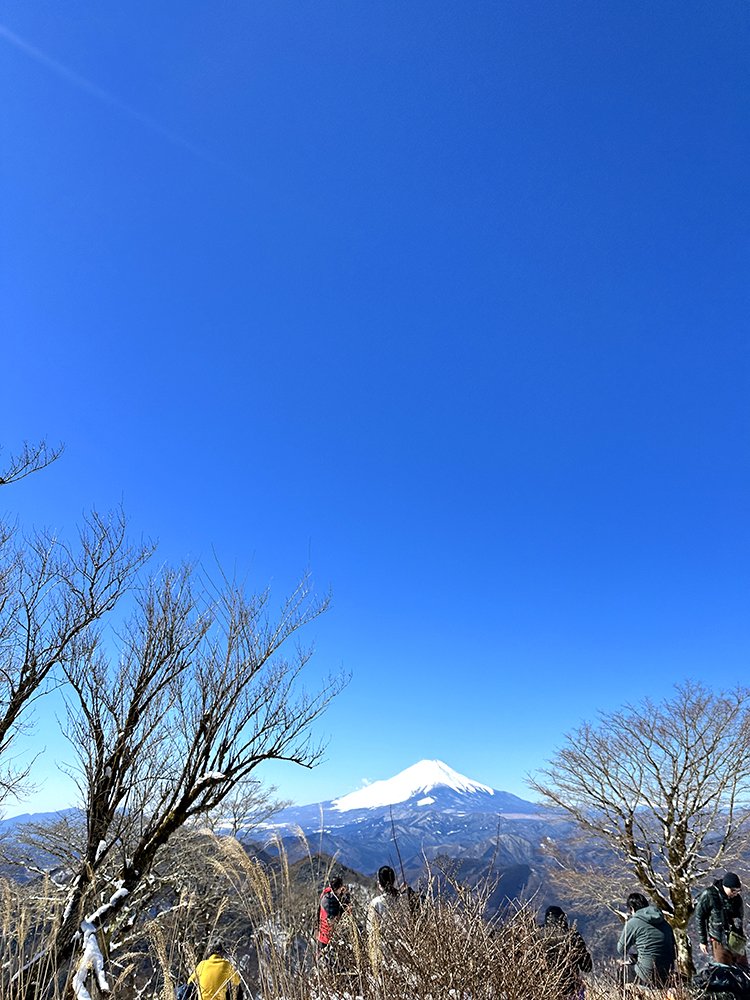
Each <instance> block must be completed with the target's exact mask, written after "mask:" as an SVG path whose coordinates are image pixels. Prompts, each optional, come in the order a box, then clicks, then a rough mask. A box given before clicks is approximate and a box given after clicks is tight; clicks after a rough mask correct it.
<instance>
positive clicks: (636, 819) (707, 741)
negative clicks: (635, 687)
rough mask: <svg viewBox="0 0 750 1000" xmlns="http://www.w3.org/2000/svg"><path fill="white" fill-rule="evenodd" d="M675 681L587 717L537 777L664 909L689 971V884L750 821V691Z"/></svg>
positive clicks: (721, 858)
mask: <svg viewBox="0 0 750 1000" xmlns="http://www.w3.org/2000/svg"><path fill="white" fill-rule="evenodd" d="M675 691H676V693H675V696H674V697H673V698H672V699H670V700H667V701H665V702H664V703H662V704H658V705H657V704H654V703H653V702H652V701H650V700H648V699H646V700H644V701H643V702H641V703H640V704H638V705H635V706H634V705H626V706H625V707H624V708H623V709H621V710H619V711H616V712H612V713H609V714H603V715H602V716H601V718H600V721H599V723H598V725H595V726H594V725H590V724H588V723H585V724H584V725H582V726H581V727H580V728H579V729H577V730H576V731H575V732H573V733H571V734H569V735H568V736H567V737H566V742H565V745H564V746H563V748H562V749H561V750H559V751H558V753H557V754H556V756H555V757H554V758H553V759H552V760H551V762H550V764H549V767H548V768H546V769H543V770H542V771H541V772H540V777H539V778H537V779H535V780H531V781H530V784H531V787H532V788H534V789H535V790H536V791H537V792H538V793H540V794H541V795H543V796H544V797H545V798H546V799H547V801H549V802H550V803H552V804H553V805H555V806H557V807H558V808H560V809H562V810H563V812H564V813H566V814H567V815H568V816H569V817H571V818H572V819H573V820H575V822H576V823H577V824H578V826H579V827H580V828H581V830H583V831H584V832H585V833H587V834H588V835H589V836H590V837H591V838H593V840H594V842H597V841H598V843H599V845H600V847H601V849H602V850H603V852H604V853H605V854H609V855H610V857H611V856H612V855H614V856H615V857H617V858H619V860H620V862H621V863H622V864H623V865H624V866H625V867H626V869H627V870H628V871H629V872H630V874H631V877H632V878H633V879H634V880H635V881H636V882H637V883H638V884H639V885H640V886H641V887H642V888H643V889H644V890H645V891H646V893H647V894H648V895H649V896H650V897H651V899H652V900H653V901H654V902H655V903H656V904H657V906H659V907H660V908H661V909H662V910H663V911H664V913H665V915H666V917H667V919H668V920H669V921H670V923H671V924H672V926H673V928H674V931H675V937H676V940H677V950H678V962H679V966H680V970H681V972H682V973H683V974H684V975H691V974H692V971H693V961H692V950H691V944H690V938H689V936H688V922H689V920H690V917H691V916H692V914H693V910H694V902H693V896H692V889H693V887H694V886H695V885H696V883H697V882H699V881H700V880H702V879H705V878H706V876H707V875H708V874H710V873H711V872H713V871H715V870H716V869H717V868H719V867H722V866H726V865H727V864H731V863H733V862H734V861H735V860H736V859H737V858H738V856H739V855H740V853H741V851H742V849H743V848H744V847H745V845H746V842H747V836H748V832H749V830H750V808H748V802H749V801H750V799H749V798H748V793H750V691H748V690H747V689H746V688H741V687H738V688H736V689H735V690H733V691H729V692H722V693H719V694H715V693H713V692H710V691H708V690H707V689H706V688H704V687H703V686H701V685H700V684H695V683H685V684H682V685H678V686H677V687H676V689H675Z"/></svg>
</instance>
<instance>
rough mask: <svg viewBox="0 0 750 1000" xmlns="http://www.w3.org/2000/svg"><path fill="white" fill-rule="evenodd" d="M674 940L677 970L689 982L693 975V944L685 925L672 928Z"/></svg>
mask: <svg viewBox="0 0 750 1000" xmlns="http://www.w3.org/2000/svg"><path fill="white" fill-rule="evenodd" d="M674 942H675V946H676V948H677V970H678V972H679V974H680V976H681V977H682V979H683V980H686V981H687V982H689V981H690V980H691V979H692V978H693V976H694V975H695V964H694V963H693V946H692V944H691V942H690V935H689V934H688V932H687V928H685V927H675V928H674Z"/></svg>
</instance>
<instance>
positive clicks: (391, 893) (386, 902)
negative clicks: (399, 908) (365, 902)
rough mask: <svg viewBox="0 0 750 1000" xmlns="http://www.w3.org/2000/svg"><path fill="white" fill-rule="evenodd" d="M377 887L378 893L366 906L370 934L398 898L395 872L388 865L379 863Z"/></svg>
mask: <svg viewBox="0 0 750 1000" xmlns="http://www.w3.org/2000/svg"><path fill="white" fill-rule="evenodd" d="M378 889H380V894H379V895H378V896H375V898H374V899H372V900H371V901H370V905H369V906H368V907H367V933H368V934H372V933H373V932H374V931H375V929H376V928H377V927H379V925H380V924H381V923H382V920H383V917H385V916H386V914H388V913H389V912H390V911H391V910H392V909H393V907H394V906H395V905H396V903H397V902H398V900H399V895H400V894H399V891H398V889H397V888H396V873H395V871H394V870H393V869H392V868H391V866H390V865H381V867H380V868H378Z"/></svg>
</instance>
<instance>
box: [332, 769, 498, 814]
mask: <svg viewBox="0 0 750 1000" xmlns="http://www.w3.org/2000/svg"><path fill="white" fill-rule="evenodd" d="M436 788H441V789H449V790H451V791H454V792H461V793H462V794H466V793H469V794H471V793H475V792H480V793H482V794H484V795H494V794H495V791H494V789H492V788H490V787H489V786H487V785H481V784H480V783H479V782H478V781H472V780H471V778H466V777H465V776H464V775H463V774H459V773H458V771H454V770H453V768H451V767H448V765H447V764H444V763H443V762H442V761H441V760H421V761H419V763H418V764H412V766H411V767H407V768H406V770H405V771H401V772H400V773H399V774H396V775H394V777H392V778H388V779H387V780H384V781H373V782H372V784H370V785H366V786H365V787H364V788H359V789H357V791H356V792H350V793H349V794H348V795H342V796H341V797H340V798H338V799H334V800H333V802H331V806H332V808H333V809H335V810H337V811H338V812H348V811H349V810H350V809H376V808H380V807H382V806H390V805H396V803H398V802H406V801H408V800H409V799H412V798H414V797H415V796H417V795H419V796H422V799H423V800H427V799H429V797H430V792H432V791H434V790H435V789H436ZM424 804H426V801H425V803H424Z"/></svg>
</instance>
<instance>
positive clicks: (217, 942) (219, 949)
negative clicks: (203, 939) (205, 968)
mask: <svg viewBox="0 0 750 1000" xmlns="http://www.w3.org/2000/svg"><path fill="white" fill-rule="evenodd" d="M226 953H227V950H226V948H225V947H224V942H223V941H222V940H221V938H220V937H213V938H211V940H210V941H209V942H208V954H209V955H226Z"/></svg>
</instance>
